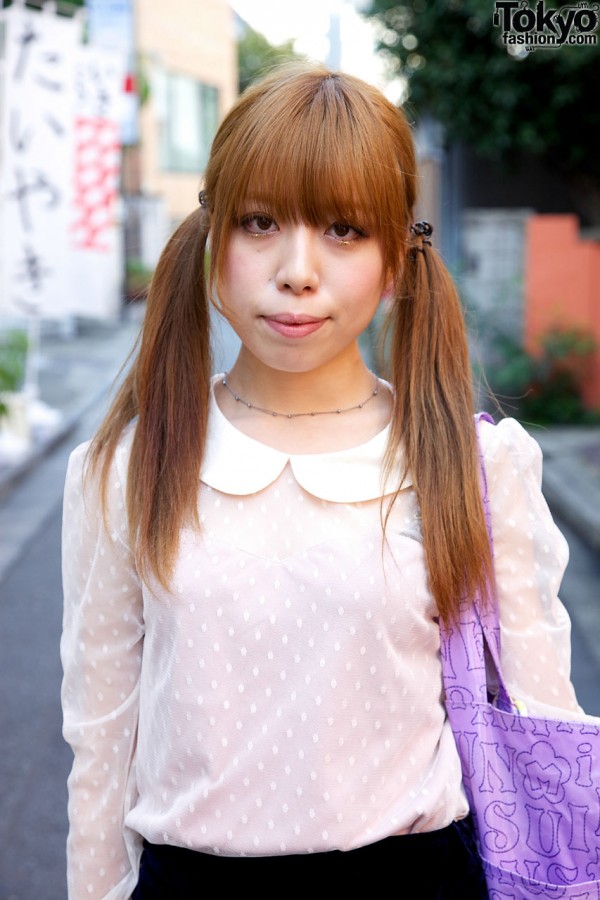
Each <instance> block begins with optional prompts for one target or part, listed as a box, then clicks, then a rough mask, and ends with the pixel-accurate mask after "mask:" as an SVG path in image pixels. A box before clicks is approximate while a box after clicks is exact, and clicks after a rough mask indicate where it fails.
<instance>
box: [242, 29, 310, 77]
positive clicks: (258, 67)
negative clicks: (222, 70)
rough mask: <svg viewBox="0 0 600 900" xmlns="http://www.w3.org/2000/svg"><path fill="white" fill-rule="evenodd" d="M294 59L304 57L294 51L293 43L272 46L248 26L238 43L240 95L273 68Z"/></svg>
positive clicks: (287, 42)
mask: <svg viewBox="0 0 600 900" xmlns="http://www.w3.org/2000/svg"><path fill="white" fill-rule="evenodd" d="M294 59H303V57H302V56H301V55H299V54H298V53H296V51H295V50H294V42H293V41H291V40H290V41H285V43H283V44H270V43H269V41H268V40H267V39H266V37H265V36H264V35H262V34H260V32H258V31H254V29H253V28H250V27H249V26H246V29H245V31H244V34H243V36H242V37H241V38H240V40H239V41H238V70H239V87H240V93H241V92H242V91H243V90H245V89H246V88H247V87H248V85H249V84H252V82H253V81H256V79H257V78H260V76H261V75H264V74H265V73H266V72H267V71H268V70H269V69H272V68H273V66H276V65H279V64H281V63H284V62H289V61H290V60H294Z"/></svg>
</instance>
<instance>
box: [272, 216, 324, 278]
mask: <svg viewBox="0 0 600 900" xmlns="http://www.w3.org/2000/svg"><path fill="white" fill-rule="evenodd" d="M280 249H281V255H280V258H279V261H278V270H277V277H276V283H277V287H278V288H279V290H282V291H290V292H291V293H293V294H297V295H302V294H304V293H306V292H310V291H314V290H316V289H317V288H318V286H319V266H318V247H317V235H316V233H315V231H314V229H312V228H309V227H308V226H306V225H289V226H288V227H287V229H286V232H285V234H284V240H283V241H281V242H280Z"/></svg>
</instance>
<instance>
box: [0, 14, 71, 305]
mask: <svg viewBox="0 0 600 900" xmlns="http://www.w3.org/2000/svg"><path fill="white" fill-rule="evenodd" d="M2 19H3V22H4V27H5V45H4V52H5V56H4V88H5V90H4V97H3V98H2V102H1V103H0V106H1V108H2V122H1V126H2V133H1V135H0V141H1V144H2V147H1V151H0V166H1V169H0V177H1V181H0V193H1V203H0V214H1V216H2V221H1V222H0V240H1V245H0V252H1V253H2V257H3V264H2V267H1V271H2V283H1V285H0V312H2V313H3V314H5V315H10V316H23V315H24V314H34V315H42V316H45V317H50V318H52V317H62V316H64V315H65V314H67V313H68V312H69V311H70V308H71V296H70V292H71V289H72V281H71V278H70V276H69V256H70V252H71V251H70V236H69V224H70V218H71V211H72V202H73V199H72V198H73V109H74V87H75V78H74V66H75V51H76V48H77V45H78V43H79V39H80V27H81V26H80V23H79V22H78V21H77V20H75V19H69V18H65V17H58V16H56V15H53V14H50V13H45V12H42V13H39V12H33V11H31V10H28V9H25V7H23V6H20V5H13V6H11V7H9V8H8V9H6V10H4V12H3V16H2Z"/></svg>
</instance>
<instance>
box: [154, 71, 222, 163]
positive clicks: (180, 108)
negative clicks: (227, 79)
mask: <svg viewBox="0 0 600 900" xmlns="http://www.w3.org/2000/svg"><path fill="white" fill-rule="evenodd" d="M164 79H165V80H164V84H163V90H164V95H163V100H164V106H163V112H164V117H163V128H162V142H161V165H162V167H163V168H164V169H169V170H171V171H176V172H195V173H197V172H202V171H203V170H204V168H205V166H206V163H207V160H208V154H209V151H210V145H211V142H212V139H213V137H214V136H215V132H216V130H217V124H218V120H219V91H218V88H216V87H212V86H211V85H208V84H202V83H201V82H199V81H195V80H194V79H193V78H190V77H188V76H187V75H174V74H172V73H166V74H165V76H164Z"/></svg>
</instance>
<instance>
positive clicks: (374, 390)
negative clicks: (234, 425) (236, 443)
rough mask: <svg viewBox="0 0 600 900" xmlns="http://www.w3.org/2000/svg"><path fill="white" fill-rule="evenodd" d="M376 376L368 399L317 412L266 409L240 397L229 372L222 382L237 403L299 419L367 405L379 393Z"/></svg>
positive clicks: (334, 413)
mask: <svg viewBox="0 0 600 900" xmlns="http://www.w3.org/2000/svg"><path fill="white" fill-rule="evenodd" d="M374 377H375V387H374V388H373V390H372V391H371V393H370V394H369V396H368V397H367V399H366V400H363V401H362V402H361V403H357V404H356V406H347V407H345V408H344V409H324V410H319V411H316V412H301V413H284V412H276V411H275V410H274V409H265V408H264V406H255V404H254V403H250V401H249V400H246V399H245V398H244V397H240V395H239V394H236V392H235V391H234V390H233V388H232V387H231V385H230V384H229V382H228V381H227V379H228V378H229V372H225V376H224V378H223V379H222V380H221V384H222V385H223V387H225V388H227V390H228V391H229V393H230V394H231V396H232V397H233V399H234V400H235V401H236V402H237V403H243V404H244V406H247V407H248V409H255V410H256V411H257V412H262V413H266V414H267V415H269V416H281V417H282V418H284V419H298V418H299V417H300V416H332V415H341V414H342V413H347V412H352V410H353V409H362V408H363V406H366V405H367V403H368V402H369V400H372V399H373V397H376V396H377V394H378V393H379V378H377V376H374Z"/></svg>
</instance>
